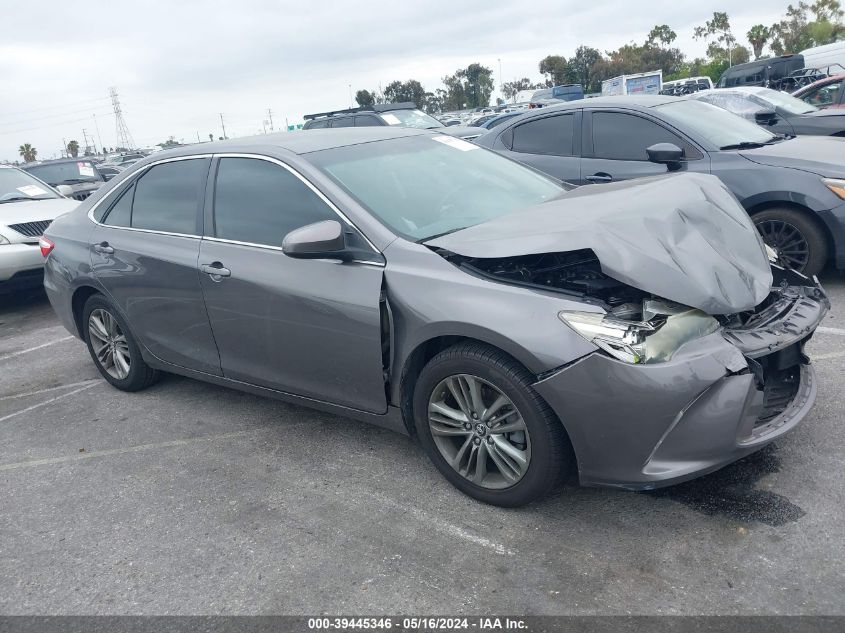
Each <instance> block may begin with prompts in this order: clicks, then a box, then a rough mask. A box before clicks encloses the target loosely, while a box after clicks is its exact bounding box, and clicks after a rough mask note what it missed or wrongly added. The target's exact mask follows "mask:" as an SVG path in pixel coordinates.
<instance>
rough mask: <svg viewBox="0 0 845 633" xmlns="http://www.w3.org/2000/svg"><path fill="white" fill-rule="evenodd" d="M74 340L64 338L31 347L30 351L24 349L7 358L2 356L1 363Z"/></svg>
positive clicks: (8, 355)
mask: <svg viewBox="0 0 845 633" xmlns="http://www.w3.org/2000/svg"><path fill="white" fill-rule="evenodd" d="M72 338H74V337H73V336H64V337H62V338H60V339H56V340H55V341H49V342H47V343H42V344H41V345H36V346H35V347H30V348H28V349H22V350H19V351H17V352H12V353H11V354H6V355H5V356H0V361H2V360H8V359H10V358H15V357H16V356H20V355H22V354H29V352H34V351H36V350H39V349H43V348H45V347H49V346H50V345H55V344H56V343H63V342H64V341H69V340H70V339H72Z"/></svg>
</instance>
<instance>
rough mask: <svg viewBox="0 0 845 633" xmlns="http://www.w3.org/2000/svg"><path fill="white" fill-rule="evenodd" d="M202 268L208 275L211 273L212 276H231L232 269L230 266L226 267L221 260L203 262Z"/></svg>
mask: <svg viewBox="0 0 845 633" xmlns="http://www.w3.org/2000/svg"><path fill="white" fill-rule="evenodd" d="M200 270H201V271H202V272H204V273H205V274H206V275H211V276H212V277H231V276H232V271H231V270H229V269H228V268H224V267H223V264H221V263H220V262H214V263H212V264H202V265H201V266H200Z"/></svg>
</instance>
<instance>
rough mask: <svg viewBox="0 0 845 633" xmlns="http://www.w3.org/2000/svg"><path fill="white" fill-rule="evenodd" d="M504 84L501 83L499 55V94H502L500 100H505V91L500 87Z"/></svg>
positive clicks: (500, 59) (500, 60)
mask: <svg viewBox="0 0 845 633" xmlns="http://www.w3.org/2000/svg"><path fill="white" fill-rule="evenodd" d="M504 85H505V84H503V83H502V58H501V57H500V58H499V94H501V95H502V101H507V99H505V92H504V90H503V89H502V87H503V86H504Z"/></svg>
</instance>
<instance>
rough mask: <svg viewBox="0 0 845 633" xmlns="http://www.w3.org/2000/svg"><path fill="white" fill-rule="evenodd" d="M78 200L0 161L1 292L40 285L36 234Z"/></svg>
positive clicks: (73, 206) (39, 252) (39, 235)
mask: <svg viewBox="0 0 845 633" xmlns="http://www.w3.org/2000/svg"><path fill="white" fill-rule="evenodd" d="M69 189H70V188H69V187H68V188H67V189H64V187H63V190H65V191H67V192H69ZM77 204H78V203H77V202H76V201H74V200H68V199H67V198H65V197H63V196H62V195H61V194H59V193H58V192H57V191H55V190H54V189H53V188H52V187H50V186H49V185H48V184H47V183H45V182H42V181H40V180H38V179H37V178H35V177H34V176H31V175H30V174H28V173H27V172H25V171H23V170H21V169H17V168H15V167H6V166H3V165H0V292H8V291H12V290H17V289H20V288H24V287H33V286H40V285H41V283H42V279H43V270H44V259H43V257H42V256H41V251H40V250H39V248H38V238H39V237H41V234H42V233H43V232H44V229H46V228H47V227H48V226H49V225H50V222H52V221H53V219H54V218H56V217H57V216H59V215H61V214H62V213H65V212H67V211H70V210H71V209H74V208H75V207H76V205H77Z"/></svg>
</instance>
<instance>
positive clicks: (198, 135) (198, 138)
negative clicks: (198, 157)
mask: <svg viewBox="0 0 845 633" xmlns="http://www.w3.org/2000/svg"><path fill="white" fill-rule="evenodd" d="M201 142H202V141H200V132H199V130H197V143H201Z"/></svg>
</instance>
